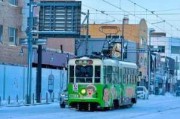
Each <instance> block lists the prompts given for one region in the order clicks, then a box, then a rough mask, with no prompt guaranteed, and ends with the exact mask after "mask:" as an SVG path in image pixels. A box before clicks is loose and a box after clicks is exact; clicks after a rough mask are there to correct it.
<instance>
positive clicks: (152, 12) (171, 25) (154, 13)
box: [128, 0, 179, 31]
mask: <svg viewBox="0 0 180 119" xmlns="http://www.w3.org/2000/svg"><path fill="white" fill-rule="evenodd" d="M128 1H129V2H130V3H132V4H135V5H136V6H138V7H140V8H142V9H144V10H146V11H148V12H149V13H151V14H152V15H155V16H156V17H157V18H159V19H160V20H163V21H164V22H165V23H166V24H168V25H169V26H170V27H171V28H174V29H175V30H177V31H179V28H177V27H176V26H174V25H173V24H171V23H169V22H167V20H165V19H163V18H162V17H160V16H159V14H156V12H155V11H151V10H149V9H147V8H145V7H143V6H141V5H139V4H137V3H135V2H133V1H132V0H128Z"/></svg>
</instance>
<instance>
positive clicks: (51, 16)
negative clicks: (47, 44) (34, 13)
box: [37, 1, 81, 38]
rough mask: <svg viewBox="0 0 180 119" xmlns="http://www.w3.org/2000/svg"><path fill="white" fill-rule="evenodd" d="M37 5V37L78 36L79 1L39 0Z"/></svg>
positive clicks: (79, 21) (79, 20)
mask: <svg viewBox="0 0 180 119" xmlns="http://www.w3.org/2000/svg"><path fill="white" fill-rule="evenodd" d="M39 6H40V10H39V31H37V34H39V37H41V38H42V37H46V38H47V37H58V38H64V37H66V38H67V37H68V38H75V37H79V36H80V25H81V1H41V2H40V4H39Z"/></svg>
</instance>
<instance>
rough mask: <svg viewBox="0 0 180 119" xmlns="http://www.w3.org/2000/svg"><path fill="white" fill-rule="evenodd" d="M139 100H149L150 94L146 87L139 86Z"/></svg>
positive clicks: (137, 89)
mask: <svg viewBox="0 0 180 119" xmlns="http://www.w3.org/2000/svg"><path fill="white" fill-rule="evenodd" d="M136 93H137V98H141V99H148V98H149V93H148V90H147V89H146V87H145V86H137V88H136Z"/></svg>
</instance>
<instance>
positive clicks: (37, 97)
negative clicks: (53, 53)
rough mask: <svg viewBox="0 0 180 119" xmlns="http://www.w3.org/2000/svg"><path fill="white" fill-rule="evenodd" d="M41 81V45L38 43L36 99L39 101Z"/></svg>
mask: <svg viewBox="0 0 180 119" xmlns="http://www.w3.org/2000/svg"><path fill="white" fill-rule="evenodd" d="M41 83H42V45H38V66H37V76H36V101H37V103H40V102H41V87H42V86H41Z"/></svg>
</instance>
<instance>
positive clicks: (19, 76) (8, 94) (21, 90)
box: [0, 64, 67, 106]
mask: <svg viewBox="0 0 180 119" xmlns="http://www.w3.org/2000/svg"><path fill="white" fill-rule="evenodd" d="M36 72H37V71H36V68H32V88H31V89H32V100H33V102H34V100H35V94H36ZM66 74H67V71H66V70H57V69H44V68H43V69H42V88H41V90H42V91H41V100H42V102H43V100H44V101H45V102H47V100H54V99H55V100H57V99H58V98H59V94H60V92H61V91H63V90H64V89H66V83H67V75H66ZM49 75H53V76H54V82H53V93H52V95H53V96H50V93H49V92H48V77H49ZM26 95H27V67H22V66H11V65H2V64H1V65H0V106H1V105H6V104H14V103H18V104H22V103H23V104H24V103H25V99H26ZM50 98H51V99H50ZM34 103H35V102H34Z"/></svg>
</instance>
